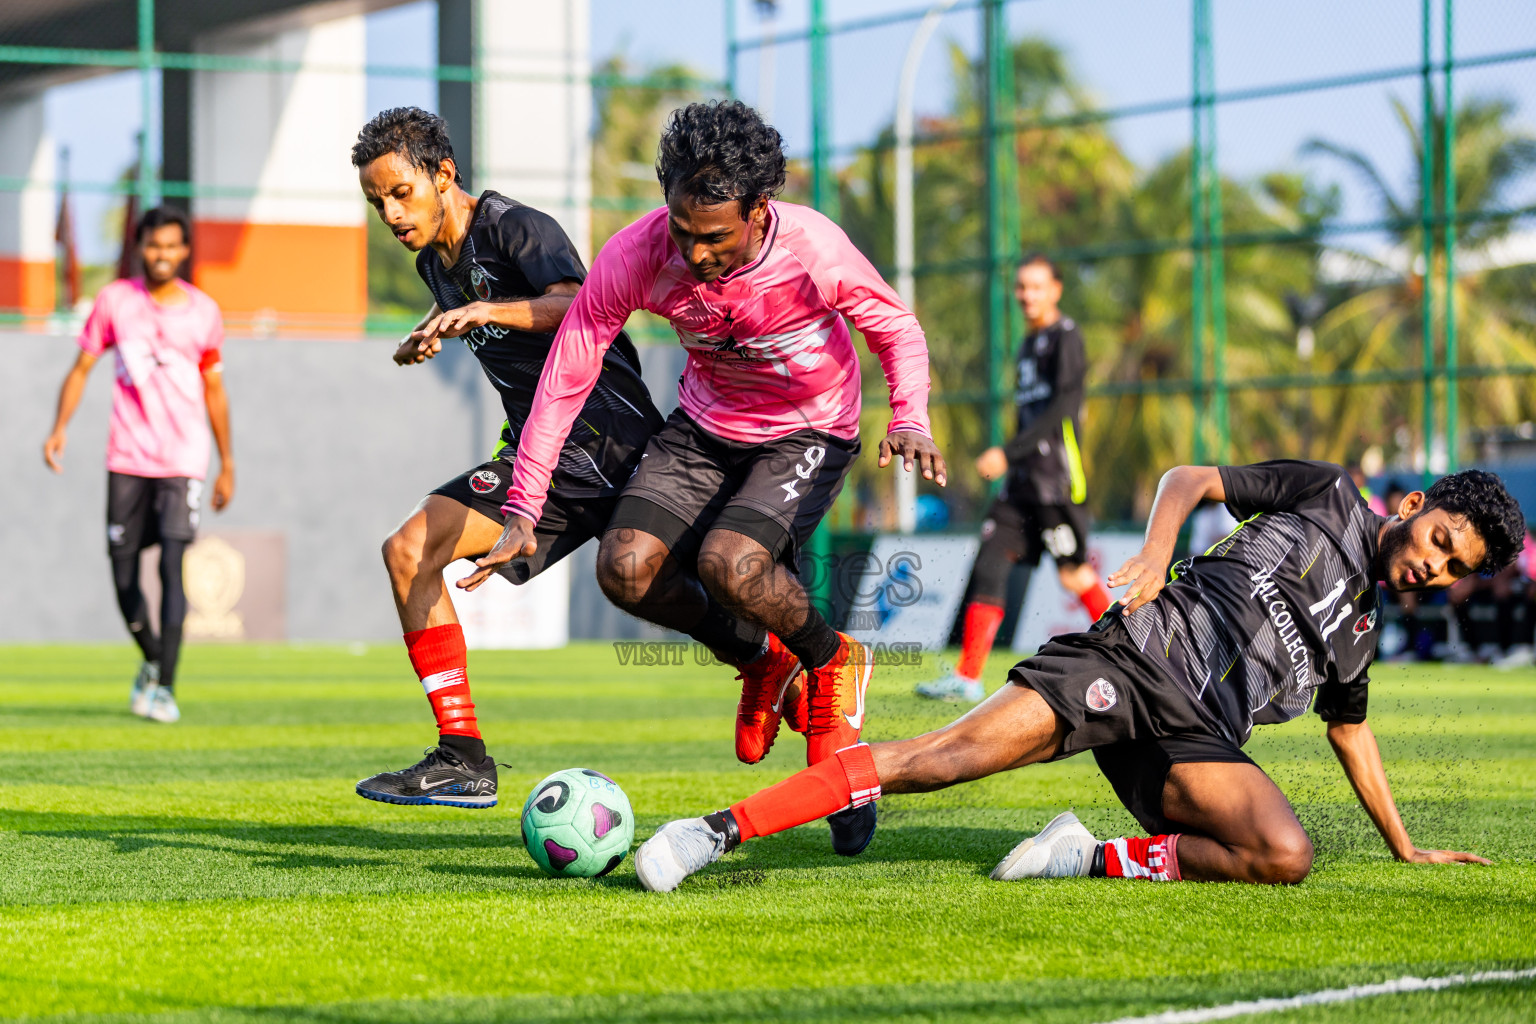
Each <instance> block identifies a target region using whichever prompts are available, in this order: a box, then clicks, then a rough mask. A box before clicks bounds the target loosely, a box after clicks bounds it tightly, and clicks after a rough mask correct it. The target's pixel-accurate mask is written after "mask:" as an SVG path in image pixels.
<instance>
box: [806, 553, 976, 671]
mask: <svg viewBox="0 0 1536 1024" xmlns="http://www.w3.org/2000/svg"><path fill="white" fill-rule="evenodd" d="M979 544H980V542H979V541H978V540H977V539H976V538H975V537H947V536H944V535H942V534H916V535H902V534H882V535H880V536H879V537H876V538H875V543H874V546H873V547H872V548H871V549H870V551H869V554H868V555H864V556H852V557H849V558H845V559H842V560H841V561H840V562H839V564H838V566H837V568H836V570H835V571H834V573H833V579H832V585H833V586H834V587H840V588H843V593H844V595H845V596H848V597H849V598H850V607H849V611H848V619H847V626H846V628H845V630H844V632H846V633H848V634H849V635H850V636H853V637H855V638H857V639H859V640H862V641H863V642H864V643H867V644H869V645H871V646H872V647H874V646H884V647H886V648H889V647H890V645H891V644H920V645H921V646H922V648H923V649H924V650H929V651H936V650H941V649H942V648H943V647H944V644H945V641H947V640H948V639H949V630H950V626H951V625H952V624H953V623H954V621H955V614H956V613H957V612H958V611H959V610H960V600H961V598H963V597H964V596H965V585H966V583H967V582H968V581H969V580H970V578H971V563H972V562H973V561H975V559H976V550H977V548H978V547H979Z"/></svg>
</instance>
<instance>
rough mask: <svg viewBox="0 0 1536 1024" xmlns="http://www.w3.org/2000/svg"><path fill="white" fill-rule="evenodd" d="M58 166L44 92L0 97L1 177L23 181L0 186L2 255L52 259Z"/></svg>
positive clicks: (10, 258) (0, 248) (6, 256)
mask: <svg viewBox="0 0 1536 1024" xmlns="http://www.w3.org/2000/svg"><path fill="white" fill-rule="evenodd" d="M56 165H57V156H56V153H55V147H54V141H53V137H52V136H51V135H49V134H48V131H47V126H46V124H45V123H44V118H43V95H42V93H36V94H34V95H30V96H20V97H14V98H9V99H5V100H0V178H14V179H21V180H24V181H26V182H27V185H26V187H25V188H22V189H10V188H6V189H4V190H0V259H8V260H23V261H26V262H44V261H46V262H48V263H52V262H53V245H54V242H53V229H54V216H55V213H56V208H55V203H56V202H57V196H56V195H55V193H54V188H55V186H54V175H55V173H56Z"/></svg>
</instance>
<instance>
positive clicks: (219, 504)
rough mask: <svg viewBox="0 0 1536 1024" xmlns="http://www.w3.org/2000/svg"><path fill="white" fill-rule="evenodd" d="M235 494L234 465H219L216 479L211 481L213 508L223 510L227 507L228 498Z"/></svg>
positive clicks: (217, 510)
mask: <svg viewBox="0 0 1536 1024" xmlns="http://www.w3.org/2000/svg"><path fill="white" fill-rule="evenodd" d="M234 496H235V467H234V466H229V465H224V466H220V467H219V476H218V479H216V480H214V482H213V510H214V511H215V512H223V511H224V509H226V508H227V507H229V500H230V499H231V498H233V497H234Z"/></svg>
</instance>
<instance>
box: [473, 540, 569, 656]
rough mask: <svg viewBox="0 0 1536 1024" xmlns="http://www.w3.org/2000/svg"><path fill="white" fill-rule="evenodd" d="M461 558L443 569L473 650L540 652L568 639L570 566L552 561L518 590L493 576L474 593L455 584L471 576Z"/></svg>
mask: <svg viewBox="0 0 1536 1024" xmlns="http://www.w3.org/2000/svg"><path fill="white" fill-rule="evenodd" d="M474 570H475V565H474V563H473V562H470V561H468V560H463V559H461V560H460V561H457V562H454V563H453V564H452V565H450V566H448V568H446V569H444V570H443V580H444V581H445V582H446V583H447V584H448V592H449V593H450V594H452V595H453V606H454V608H455V609H456V610H457V611H458V613H459V625H461V626H462V627H463V628H464V643H465V645H466V646H467V647H468V648H469V649H470V650H472V651H505V650H544V649H547V648H551V647H564V646H565V645H566V644H567V643H569V642H570V639H571V562H570V559H565V560H563V561H560V562H556V563H555V564H554V565H552V566H550V567H549V568H548V569H545V570H544V571H543V572H542V573H540V574H539V575H537V576H535V577H534V578H533V579H531V580H529V581H528V582H527V583H524V584H523V585H522V586H520V587H514V586H513V585H512V584H511V583H508V582H507V581H506V580H504V579H502V578H501V577H500V576H492V577H491V578H490V579H488V580H486V581H485V582H484V583H483V584H481V585H480V586H479V587H478V588H476V589H475V590H474V591H472V592H471V591H467V590H460V589H458V588H457V587H455V586H454V583H456V582H457V581H458V580H461V579H463V578H464V577H465V576H468V575H469V574H470V573H471V572H474Z"/></svg>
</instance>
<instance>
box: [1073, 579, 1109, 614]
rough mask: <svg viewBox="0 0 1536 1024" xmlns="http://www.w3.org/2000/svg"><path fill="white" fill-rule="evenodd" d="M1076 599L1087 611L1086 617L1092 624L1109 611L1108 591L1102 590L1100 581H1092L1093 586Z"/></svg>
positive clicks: (1102, 586) (1102, 585)
mask: <svg viewBox="0 0 1536 1024" xmlns="http://www.w3.org/2000/svg"><path fill="white" fill-rule="evenodd" d="M1077 599H1078V600H1079V601H1081V602H1083V607H1084V608H1087V609H1088V617H1089V618H1091V619H1092V620H1093V621H1094V622H1098V621H1099V617H1100V616H1102V615H1103V614H1104V613H1105V612H1106V611H1108V610H1109V591H1107V590H1105V589H1104V584H1103V582H1102V581H1100V580H1094V581H1093V586H1091V587H1089V588H1088V589H1087V590H1085V591H1083V592H1082V593H1081V594H1078V595H1077Z"/></svg>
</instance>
